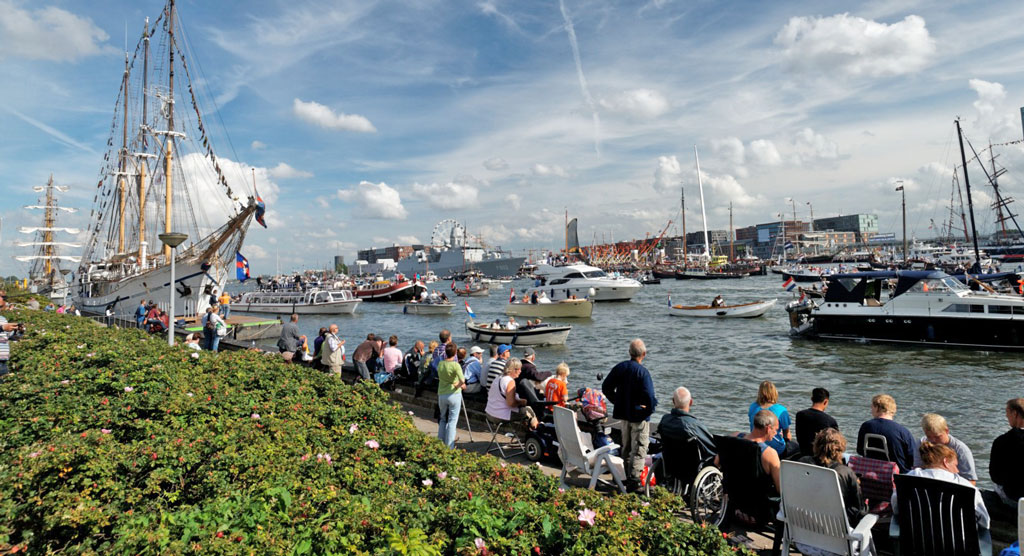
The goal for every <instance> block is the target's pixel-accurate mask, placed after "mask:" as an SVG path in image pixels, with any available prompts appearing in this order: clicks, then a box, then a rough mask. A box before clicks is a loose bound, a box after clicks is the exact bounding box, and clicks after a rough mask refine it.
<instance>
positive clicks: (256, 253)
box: [244, 242, 268, 259]
mask: <svg viewBox="0 0 1024 556" xmlns="http://www.w3.org/2000/svg"><path fill="white" fill-rule="evenodd" d="M244 249H245V258H247V259H265V258H267V256H268V253H267V250H266V249H264V248H262V247H260V246H259V245H256V244H255V243H252V242H249V243H246V244H245V247H244Z"/></svg>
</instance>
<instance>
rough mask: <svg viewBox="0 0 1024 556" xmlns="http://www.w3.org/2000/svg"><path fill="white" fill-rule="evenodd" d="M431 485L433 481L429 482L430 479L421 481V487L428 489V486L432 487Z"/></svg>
mask: <svg viewBox="0 0 1024 556" xmlns="http://www.w3.org/2000/svg"><path fill="white" fill-rule="evenodd" d="M433 484H434V481H431V480H430V479H423V486H425V487H429V486H432V485H433Z"/></svg>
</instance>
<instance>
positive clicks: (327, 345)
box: [320, 324, 345, 377]
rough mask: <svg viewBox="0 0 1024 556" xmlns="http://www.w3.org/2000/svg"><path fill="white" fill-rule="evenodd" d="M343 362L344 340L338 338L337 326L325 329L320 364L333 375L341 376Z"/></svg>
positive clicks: (333, 325)
mask: <svg viewBox="0 0 1024 556" xmlns="http://www.w3.org/2000/svg"><path fill="white" fill-rule="evenodd" d="M344 362H345V340H342V339H341V338H339V337H338V325H337V324H332V325H331V327H330V328H328V329H327V336H326V337H325V338H324V342H323V344H321V346H320V363H321V364H322V365H323V366H324V367H327V370H328V371H329V372H330V373H331V374H333V375H335V376H338V377H340V376H341V365H342V363H344Z"/></svg>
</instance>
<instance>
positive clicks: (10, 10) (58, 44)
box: [0, 0, 118, 62]
mask: <svg viewBox="0 0 1024 556" xmlns="http://www.w3.org/2000/svg"><path fill="white" fill-rule="evenodd" d="M109 38H110V37H109V35H107V33H106V32H105V31H103V29H100V28H99V27H97V26H96V25H95V24H94V23H93V22H92V20H91V19H89V18H87V17H80V16H77V15H75V14H73V13H71V12H68V11H65V10H62V9H60V8H56V7H53V6H51V7H47V8H42V9H38V10H35V11H33V12H29V11H28V10H23V9H21V8H18V7H16V6H15V4H14V3H13V2H10V1H8V0H0V59H3V58H6V57H9V56H10V57H20V58H27V59H29V60H49V61H53V62H73V61H75V60H78V59H79V58H85V57H88V56H95V55H98V54H108V53H112V52H117V51H118V50H117V49H116V48H114V47H113V46H111V45H107V44H104V43H105V42H106V41H107V39H109Z"/></svg>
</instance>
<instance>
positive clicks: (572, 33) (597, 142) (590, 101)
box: [558, 0, 601, 154]
mask: <svg viewBox="0 0 1024 556" xmlns="http://www.w3.org/2000/svg"><path fill="white" fill-rule="evenodd" d="M558 7H559V8H560V9H561V10H562V19H563V20H564V21H565V32H566V33H567V34H568V35H569V46H571V47H572V57H573V59H574V60H576V76H577V77H579V80H580V89H581V90H582V91H583V100H585V101H586V102H587V107H588V108H590V111H591V113H593V115H594V151H595V152H597V154H601V138H600V137H601V134H600V132H601V118H600V117H599V116H598V115H597V106H596V105H595V104H594V97H592V96H590V89H589V88H587V78H586V76H584V75H583V62H582V61H581V60H580V46H579V44H578V43H577V42H576V29H575V28H573V26H572V19H571V18H570V17H569V12H568V11H566V9H565V0H558Z"/></svg>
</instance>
